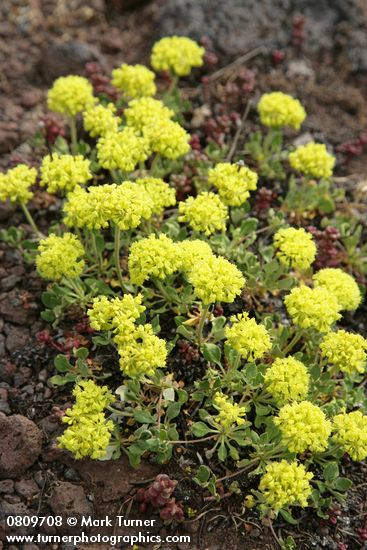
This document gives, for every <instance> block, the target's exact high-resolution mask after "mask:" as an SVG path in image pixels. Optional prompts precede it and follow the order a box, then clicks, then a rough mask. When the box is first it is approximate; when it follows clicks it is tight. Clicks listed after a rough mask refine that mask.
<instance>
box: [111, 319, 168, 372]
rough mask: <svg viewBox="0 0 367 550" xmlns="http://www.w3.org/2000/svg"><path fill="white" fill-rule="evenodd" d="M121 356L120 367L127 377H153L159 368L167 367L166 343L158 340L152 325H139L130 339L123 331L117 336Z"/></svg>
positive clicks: (116, 340)
mask: <svg viewBox="0 0 367 550" xmlns="http://www.w3.org/2000/svg"><path fill="white" fill-rule="evenodd" d="M114 340H115V342H116V344H117V349H118V352H119V354H120V367H121V370H122V372H123V373H124V374H125V375H126V376H130V377H131V378H134V377H136V376H142V375H147V376H152V375H153V374H154V373H155V371H156V370H157V369H159V368H164V367H165V366H166V359H167V348H166V342H165V341H164V340H162V339H161V338H158V336H156V335H155V334H154V332H153V328H152V326H151V325H149V324H147V325H139V326H137V327H135V329H134V331H133V332H132V333H131V332H130V335H129V337H127V335H126V332H125V331H123V333H122V335H120V334H119V331H117V334H116V336H115V339H114Z"/></svg>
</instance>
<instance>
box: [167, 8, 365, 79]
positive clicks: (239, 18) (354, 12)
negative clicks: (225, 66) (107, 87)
mask: <svg viewBox="0 0 367 550" xmlns="http://www.w3.org/2000/svg"><path fill="white" fill-rule="evenodd" d="M300 14H302V15H304V16H305V17H306V29H305V30H306V43H307V48H308V49H309V50H314V51H319V50H320V49H322V48H326V49H332V48H333V47H334V44H335V37H336V38H337V37H338V32H339V27H340V26H341V27H340V32H341V33H342V35H343V39H344V44H345V50H346V53H347V56H348V57H349V59H350V62H351V63H352V64H353V69H354V70H366V65H367V53H366V52H367V50H366V48H367V33H366V28H367V21H366V19H365V18H364V16H363V14H362V13H361V9H360V3H359V0H262V1H261V2H259V1H258V0H227V1H226V2H223V0H201V1H200V2H197V0H168V2H167V5H166V7H165V8H164V9H163V12H162V14H161V17H160V19H159V23H158V29H157V33H158V36H159V37H162V36H169V35H173V34H178V35H185V36H190V37H192V38H194V39H196V40H198V39H199V38H200V37H201V36H203V35H205V36H207V37H208V38H209V39H210V40H211V41H212V43H213V45H214V47H215V48H216V49H217V50H218V51H219V52H221V54H222V55H228V56H238V55H241V54H243V53H245V52H247V51H248V50H250V49H252V48H255V47H257V46H265V47H267V48H284V47H286V46H287V45H288V44H289V43H290V39H291V27H292V19H293V17H294V16H295V15H300Z"/></svg>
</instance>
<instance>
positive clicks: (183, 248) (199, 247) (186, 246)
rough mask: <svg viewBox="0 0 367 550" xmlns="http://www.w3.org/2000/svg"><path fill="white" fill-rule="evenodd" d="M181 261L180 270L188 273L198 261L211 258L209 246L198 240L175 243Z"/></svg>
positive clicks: (211, 253)
mask: <svg viewBox="0 0 367 550" xmlns="http://www.w3.org/2000/svg"><path fill="white" fill-rule="evenodd" d="M177 246H178V248H179V254H180V259H181V269H182V271H184V272H185V273H188V272H189V271H191V269H193V267H194V266H195V265H196V264H197V263H198V262H200V261H202V260H205V259H206V258H209V256H213V252H212V249H211V248H210V245H209V244H208V243H206V242H204V241H200V240H199V239H193V240H192V241H189V240H185V241H181V242H180V243H177Z"/></svg>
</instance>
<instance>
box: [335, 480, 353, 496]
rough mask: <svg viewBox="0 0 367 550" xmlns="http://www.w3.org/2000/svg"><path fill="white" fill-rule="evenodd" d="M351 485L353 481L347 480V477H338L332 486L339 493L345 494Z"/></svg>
mask: <svg viewBox="0 0 367 550" xmlns="http://www.w3.org/2000/svg"><path fill="white" fill-rule="evenodd" d="M352 485H353V481H351V480H350V479H348V478H347V477H339V478H338V479H336V480H335V482H334V484H333V486H334V487H335V489H336V490H337V491H341V492H342V493H345V491H348V489H350V488H351V487H352Z"/></svg>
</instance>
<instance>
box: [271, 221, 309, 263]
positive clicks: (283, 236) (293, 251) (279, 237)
mask: <svg viewBox="0 0 367 550" xmlns="http://www.w3.org/2000/svg"><path fill="white" fill-rule="evenodd" d="M274 246H275V247H276V248H278V251H277V256H278V258H279V260H280V262H281V263H282V264H283V265H286V266H287V267H291V268H293V269H300V270H301V271H306V269H308V268H309V267H310V266H311V264H312V263H313V261H314V260H315V257H316V245H315V242H314V240H313V237H312V235H311V233H308V232H307V231H305V230H304V229H303V227H301V228H300V229H295V228H294V227H287V228H286V229H279V231H277V232H276V233H275V235H274Z"/></svg>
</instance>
